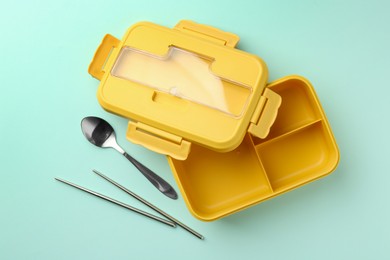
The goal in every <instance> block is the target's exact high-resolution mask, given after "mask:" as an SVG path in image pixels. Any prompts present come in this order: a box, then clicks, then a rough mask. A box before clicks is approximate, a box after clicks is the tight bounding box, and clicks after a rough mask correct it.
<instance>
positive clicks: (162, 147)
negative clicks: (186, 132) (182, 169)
mask: <svg viewBox="0 0 390 260" xmlns="http://www.w3.org/2000/svg"><path fill="white" fill-rule="evenodd" d="M126 137H127V139H128V140H129V141H131V142H133V143H135V144H140V145H142V146H144V147H146V148H148V149H149V150H152V151H154V152H157V153H161V154H165V155H169V156H171V157H173V158H175V159H177V160H185V159H187V157H188V154H189V153H190V149H191V143H190V142H188V141H186V140H184V139H183V138H181V137H179V136H176V135H174V134H171V133H168V132H165V131H163V130H160V129H157V128H154V127H151V126H148V125H145V124H142V123H140V122H137V123H136V122H131V121H130V122H129V124H128V128H127V133H126Z"/></svg>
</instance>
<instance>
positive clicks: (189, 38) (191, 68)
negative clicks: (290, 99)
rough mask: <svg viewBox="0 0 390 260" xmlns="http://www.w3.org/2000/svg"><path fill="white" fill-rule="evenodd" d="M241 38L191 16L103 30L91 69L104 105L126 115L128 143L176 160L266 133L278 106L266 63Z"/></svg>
mask: <svg viewBox="0 0 390 260" xmlns="http://www.w3.org/2000/svg"><path fill="white" fill-rule="evenodd" d="M238 41H239V38H238V36H237V35H235V34H232V33H227V32H223V31H221V30H219V29H216V28H213V27H210V26H206V25H201V24H197V23H194V22H192V21H180V22H179V23H178V24H177V25H176V26H175V27H174V28H173V29H170V28H166V27H163V26H160V25H157V24H153V23H149V22H141V23H137V24H135V25H133V26H132V27H130V28H129V29H128V31H127V32H126V34H125V35H124V37H123V39H122V40H118V39H116V38H115V37H113V36H111V35H109V34H108V35H106V36H105V37H104V39H103V41H102V43H101V45H100V46H99V47H98V49H97V51H96V53H95V55H94V58H93V60H92V62H91V64H90V67H89V71H88V72H89V73H90V74H91V75H92V76H93V77H95V78H97V79H99V80H100V81H101V82H100V85H99V88H98V92H97V97H98V100H99V103H100V104H101V106H102V107H103V108H104V109H105V110H107V111H109V112H111V113H114V114H118V115H120V116H123V117H126V118H128V119H129V120H130V121H129V124H128V130H127V134H126V136H127V138H128V139H129V140H130V141H132V142H134V143H137V144H141V145H143V146H145V147H147V148H148V149H150V150H153V151H155V152H158V153H163V154H166V155H169V156H171V157H173V158H175V159H178V160H185V159H186V158H187V156H188V154H189V153H190V149H191V144H192V143H196V144H197V145H201V146H203V147H206V148H208V149H211V150H214V151H217V152H229V151H232V150H234V149H235V148H236V147H238V146H239V145H240V143H241V142H242V141H243V139H244V137H245V135H246V133H247V132H249V133H250V134H252V135H254V136H256V137H258V138H265V137H266V136H267V135H268V132H269V129H270V127H271V126H272V124H273V122H274V121H275V118H276V116H277V111H278V108H279V106H280V104H281V97H280V96H279V95H278V94H276V93H275V92H273V91H272V90H271V89H268V88H266V82H267V78H268V71H267V67H266V65H265V63H264V62H263V61H262V60H261V59H260V58H259V57H257V56H255V55H253V54H249V53H246V52H244V51H241V50H238V49H236V48H235V46H236V44H237V43H238Z"/></svg>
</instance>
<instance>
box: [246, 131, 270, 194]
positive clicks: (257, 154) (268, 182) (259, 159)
mask: <svg viewBox="0 0 390 260" xmlns="http://www.w3.org/2000/svg"><path fill="white" fill-rule="evenodd" d="M249 139H250V141H251V144H252V145H253V147H254V148H255V151H256V156H257V159H258V161H259V164H260V166H261V168H262V169H263V172H264V175H265V178H266V180H267V184H268V187H269V189H270V191H271V194H274V193H275V192H274V188H273V187H272V185H271V182H270V180H269V178H268V175H267V173H266V171H265V168H264V165H263V163H262V161H261V158H260V156H259V153H258V152H257V149H256V145H255V143H254V142H253V139H252V135H249ZM271 196H272V195H271Z"/></svg>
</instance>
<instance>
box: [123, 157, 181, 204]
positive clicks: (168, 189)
mask: <svg viewBox="0 0 390 260" xmlns="http://www.w3.org/2000/svg"><path fill="white" fill-rule="evenodd" d="M123 155H124V156H125V157H126V158H127V159H128V160H129V161H130V162H131V163H132V164H133V165H134V166H135V167H136V168H137V169H138V170H139V171H140V172H141V173H142V174H143V175H144V176H145V177H146V178H147V179H148V180H149V181H150V182H151V183H152V184H153V185H154V186H155V187H156V188H157V189H158V190H159V191H161V192H162V193H163V194H165V195H166V196H167V197H169V198H171V199H174V200H175V199H177V193H176V191H175V190H174V189H173V187H172V186H171V185H170V184H169V183H168V182H166V181H165V180H164V179H162V178H161V177H160V176H158V175H157V174H155V173H154V172H153V171H152V170H150V169H149V168H148V167H146V166H145V165H143V164H142V163H140V162H139V161H137V160H136V159H134V158H133V157H131V155H129V154H128V153H126V152H125V153H124V154H123Z"/></svg>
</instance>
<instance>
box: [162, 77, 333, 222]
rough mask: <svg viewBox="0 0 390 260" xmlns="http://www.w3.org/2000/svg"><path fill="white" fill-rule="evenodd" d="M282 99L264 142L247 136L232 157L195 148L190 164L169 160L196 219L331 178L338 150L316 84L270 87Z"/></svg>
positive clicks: (290, 80)
mask: <svg viewBox="0 0 390 260" xmlns="http://www.w3.org/2000/svg"><path fill="white" fill-rule="evenodd" d="M268 87H269V88H271V89H272V90H273V91H275V92H276V93H278V94H279V95H280V96H281V97H282V105H281V107H280V110H279V113H278V116H277V119H276V121H275V123H274V125H273V126H272V129H271V132H270V134H269V135H268V137H267V138H265V139H259V138H257V137H254V136H252V135H250V134H247V135H246V137H245V139H244V141H243V142H242V144H241V145H240V146H239V147H238V148H237V149H235V150H234V151H231V152H229V153H218V152H214V151H211V150H209V149H206V148H203V147H201V146H198V145H195V144H193V146H192V150H191V153H190V155H189V157H188V159H187V160H185V161H179V160H175V159H172V158H169V161H170V164H171V167H172V170H173V172H174V174H175V177H176V180H177V182H178V184H179V186H180V189H181V192H182V194H183V196H184V198H185V200H186V203H187V205H188V207H189V209H190V211H191V212H192V214H193V215H194V216H196V217H197V218H199V219H201V220H205V221H211V220H215V219H218V218H221V217H223V216H226V215H228V214H231V213H234V212H236V211H238V210H241V209H243V208H246V207H248V206H251V205H253V204H256V203H259V202H261V201H263V200H265V199H267V198H270V197H273V196H276V195H278V194H280V193H282V192H285V191H288V190H291V189H293V188H296V187H298V186H301V185H303V184H305V183H307V182H309V181H312V180H315V179H317V178H320V177H322V176H324V175H326V174H328V173H330V172H331V171H332V170H333V169H334V168H335V167H336V165H337V163H338V160H339V154H338V149H337V146H336V143H335V141H334V137H333V135H332V133H331V130H330V128H329V125H328V122H327V120H326V117H325V115H324V113H323V111H322V108H321V106H320V104H319V102H318V99H317V97H316V95H315V93H314V90H313V88H312V87H311V85H310V84H309V83H308V82H307V81H306V80H305V79H303V78H300V77H296V76H292V77H286V78H284V79H281V80H279V81H276V82H274V83H272V84H270V85H269V86H268Z"/></svg>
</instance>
